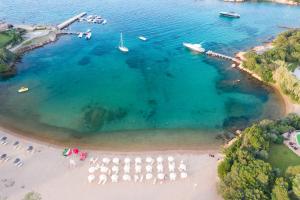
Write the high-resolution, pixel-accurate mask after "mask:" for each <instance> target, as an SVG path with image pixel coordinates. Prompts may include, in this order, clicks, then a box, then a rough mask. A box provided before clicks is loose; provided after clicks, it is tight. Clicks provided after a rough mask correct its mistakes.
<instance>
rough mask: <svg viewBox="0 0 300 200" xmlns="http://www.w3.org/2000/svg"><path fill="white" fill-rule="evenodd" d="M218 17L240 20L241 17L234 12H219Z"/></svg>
mask: <svg viewBox="0 0 300 200" xmlns="http://www.w3.org/2000/svg"><path fill="white" fill-rule="evenodd" d="M219 14H220V16H223V17H230V18H240V17H241V16H240V15H239V14H238V13H235V12H220V13H219Z"/></svg>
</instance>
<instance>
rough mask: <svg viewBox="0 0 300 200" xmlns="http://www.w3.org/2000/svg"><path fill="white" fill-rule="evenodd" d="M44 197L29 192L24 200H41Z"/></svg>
mask: <svg viewBox="0 0 300 200" xmlns="http://www.w3.org/2000/svg"><path fill="white" fill-rule="evenodd" d="M41 199H42V196H41V195H40V194H39V193H36V192H29V193H27V194H26V195H25V197H24V198H23V200H41Z"/></svg>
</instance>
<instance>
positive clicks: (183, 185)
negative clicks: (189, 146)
mask: <svg viewBox="0 0 300 200" xmlns="http://www.w3.org/2000/svg"><path fill="white" fill-rule="evenodd" d="M0 136H1V137H2V136H7V138H8V139H7V140H8V144H7V145H0V151H1V153H2V152H3V153H7V155H8V156H9V157H11V161H9V162H6V163H0V167H1V172H2V173H1V174H0V180H1V181H0V190H1V194H0V198H6V197H8V199H12V200H13V199H16V200H17V199H18V200H19V199H22V198H23V197H24V195H25V194H26V193H28V192H31V191H34V192H37V193H40V194H41V196H42V198H43V199H51V200H52V199H75V200H77V199H78V200H80V199H84V196H85V195H86V194H87V193H89V194H92V195H90V199H98V198H99V196H101V197H102V198H104V199H124V200H131V199H141V198H143V199H145V200H152V199H162V200H163V199H168V198H170V197H172V199H178V200H181V199H194V198H197V199H203V200H204V199H205V200H218V199H221V197H220V196H219V195H218V192H217V183H218V178H217V163H218V160H219V159H221V155H220V154H219V153H218V152H210V153H208V152H203V151H147V152H140V151H135V152H117V151H96V150H86V149H80V150H82V151H87V152H88V155H89V157H88V159H87V160H86V161H79V160H78V159H77V158H76V157H74V156H71V157H70V159H74V160H75V161H76V163H77V164H76V166H75V167H71V166H70V164H69V161H70V160H69V158H65V157H63V156H62V151H63V148H61V147H58V146H55V145H52V144H46V143H43V142H40V141H34V140H32V139H27V138H21V137H19V135H16V136H15V135H13V133H11V132H3V130H0ZM15 141H19V142H20V146H21V148H20V149H15V148H14V147H13V145H12V144H13V142H15ZM28 145H31V146H33V148H34V152H33V153H28V152H26V151H25V149H26V147H27V146H28ZM212 153H213V154H214V155H215V157H213V158H212V157H210V156H209V155H210V154H212ZM170 155H172V156H174V157H175V159H176V161H178V162H179V160H185V161H186V162H187V166H188V174H189V176H188V178H187V179H178V180H177V181H174V182H166V183H163V184H155V185H154V184H152V183H147V182H143V183H139V182H138V183H135V182H130V183H126V182H123V181H121V182H120V183H115V184H114V183H111V182H108V183H107V184H105V185H98V184H97V183H96V182H94V183H92V184H90V183H88V181H87V176H88V168H89V166H90V165H89V161H88V160H89V158H91V157H99V158H101V159H102V158H103V157H110V158H112V157H115V156H117V157H119V158H121V159H124V157H131V158H134V156H140V157H142V158H143V159H144V158H145V157H146V156H151V157H157V156H163V157H167V156H170ZM15 158H20V159H21V160H22V161H23V162H24V165H23V166H22V167H20V168H17V167H15V166H14V165H13V163H12V162H13V160H14V159H15ZM32 174H35V175H34V176H32ZM65 185H68V187H65ZM115 191H118V192H117V193H116V192H115ZM202 197H203V198H202Z"/></svg>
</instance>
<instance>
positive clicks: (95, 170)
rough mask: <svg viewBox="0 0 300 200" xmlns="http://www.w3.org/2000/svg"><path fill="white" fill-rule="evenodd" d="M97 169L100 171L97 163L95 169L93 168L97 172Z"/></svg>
mask: <svg viewBox="0 0 300 200" xmlns="http://www.w3.org/2000/svg"><path fill="white" fill-rule="evenodd" d="M98 169H100V165H99V163H97V165H96V167H95V171H97V170H98Z"/></svg>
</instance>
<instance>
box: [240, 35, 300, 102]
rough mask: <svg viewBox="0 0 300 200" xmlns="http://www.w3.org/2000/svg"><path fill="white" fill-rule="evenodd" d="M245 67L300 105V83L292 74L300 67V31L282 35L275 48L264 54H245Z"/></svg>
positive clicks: (251, 52) (274, 42)
mask: <svg viewBox="0 0 300 200" xmlns="http://www.w3.org/2000/svg"><path fill="white" fill-rule="evenodd" d="M245 58H246V61H244V63H243V66H244V67H245V68H247V69H249V70H251V71H253V72H254V73H256V74H257V75H258V76H260V77H261V78H262V80H263V81H265V82H268V83H277V84H279V86H280V87H281V89H282V91H283V92H284V93H286V94H287V95H289V96H290V97H291V98H292V99H293V100H294V101H296V102H299V103H300V81H299V80H298V79H297V78H296V77H295V76H294V75H293V74H292V73H291V72H293V71H294V70H295V69H296V68H297V67H298V66H299V65H300V30H290V31H287V32H284V33H282V34H280V35H279V36H278V37H277V38H276V39H275V40H274V41H273V48H272V49H270V50H267V51H265V52H264V53H262V54H257V53H256V52H254V51H250V52H248V53H246V54H245Z"/></svg>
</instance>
